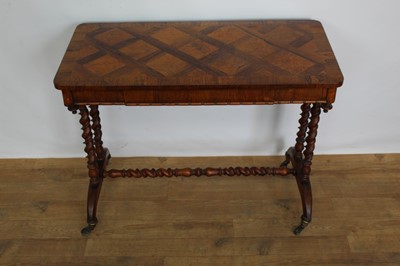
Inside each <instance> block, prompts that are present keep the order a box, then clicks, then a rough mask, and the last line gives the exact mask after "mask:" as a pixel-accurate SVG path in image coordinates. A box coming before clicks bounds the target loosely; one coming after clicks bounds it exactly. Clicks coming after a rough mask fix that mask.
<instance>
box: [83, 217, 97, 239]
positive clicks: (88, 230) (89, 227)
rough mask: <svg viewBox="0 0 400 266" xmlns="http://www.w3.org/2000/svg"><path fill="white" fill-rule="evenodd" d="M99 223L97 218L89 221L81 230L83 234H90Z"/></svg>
mask: <svg viewBox="0 0 400 266" xmlns="http://www.w3.org/2000/svg"><path fill="white" fill-rule="evenodd" d="M96 225H97V219H96V220H95V221H93V222H88V225H87V226H85V227H84V228H83V229H82V230H81V235H82V236H89V235H90V233H91V232H92V231H93V230H94V228H95V227H96Z"/></svg>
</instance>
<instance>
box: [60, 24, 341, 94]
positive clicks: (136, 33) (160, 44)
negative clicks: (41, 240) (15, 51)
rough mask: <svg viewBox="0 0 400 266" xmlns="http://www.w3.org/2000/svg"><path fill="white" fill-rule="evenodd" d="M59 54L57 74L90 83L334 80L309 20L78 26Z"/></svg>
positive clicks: (332, 62) (328, 55) (317, 28)
mask: <svg viewBox="0 0 400 266" xmlns="http://www.w3.org/2000/svg"><path fill="white" fill-rule="evenodd" d="M64 58H65V64H63V66H62V69H61V71H60V73H62V74H60V77H61V75H62V77H64V78H65V77H69V78H70V79H71V80H73V81H74V82H75V83H76V84H79V81H82V83H84V82H85V80H84V79H83V77H84V76H85V75H87V76H90V81H91V82H93V84H95V85H96V86H98V84H103V83H104V84H114V83H115V84H123V85H124V86H130V85H131V86H158V85H159V84H165V85H179V86H186V85H195V86H198V85H207V86H208V85H217V86H222V85H231V84H249V83H250V84H251V83H255V84H257V85H263V84H270V83H272V82H273V83H274V84H273V85H274V86H275V85H276V84H275V83H277V84H279V83H281V82H283V81H285V84H303V83H306V84H309V83H310V82H311V83H313V84H314V83H322V82H332V83H338V82H336V81H337V79H338V78H337V77H341V73H340V70H339V69H338V68H337V65H336V59H335V57H334V54H333V52H332V50H331V48H330V46H329V44H328V42H327V39H326V37H325V35H324V34H323V30H322V27H321V25H320V24H319V23H318V22H314V21H311V22H310V21H254V22H252V21H240V22H229V21H228V22H148V23H147V22H140V23H98V24H95V26H93V25H91V24H84V25H82V26H80V27H79V30H78V33H77V35H76V37H74V40H73V41H72V42H71V44H70V46H69V49H68V52H67V53H66V55H65V57H64ZM332 66H333V67H332ZM82 68H84V69H87V70H88V71H86V72H82ZM91 73H92V75H90V74H91Z"/></svg>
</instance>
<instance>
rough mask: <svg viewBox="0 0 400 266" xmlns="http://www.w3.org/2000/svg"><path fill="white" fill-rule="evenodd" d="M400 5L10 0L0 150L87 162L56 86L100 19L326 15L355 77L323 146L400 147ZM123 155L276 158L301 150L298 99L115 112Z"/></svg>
mask: <svg viewBox="0 0 400 266" xmlns="http://www.w3.org/2000/svg"><path fill="white" fill-rule="evenodd" d="M399 10H400V1H397V0H383V1H365V0H364V1H363V0H325V1H320V0H292V1H290V0H247V1H243V0H241V1H236V0H218V1H215V0H202V1H198V0H197V1H192V0H171V1H168V0H146V1H143V0H142V1H139V0H120V1H116V0H115V1H113V0H85V1H82V0H79V1H78V0H69V1H61V0H59V1H57V0H36V1H33V0H32V1H27V0H9V1H5V0H0V92H1V94H0V95H1V98H0V99H1V100H0V157H3V158H8V157H17V158H18V157H82V155H83V144H82V142H83V140H82V139H81V137H80V134H81V130H80V125H79V123H78V119H79V116H78V115H72V114H71V113H70V112H68V111H67V110H66V108H65V107H64V106H63V103H62V97H61V93H60V92H59V91H57V90H55V89H54V87H53V77H54V74H55V72H56V71H57V68H58V65H59V63H60V61H61V58H62V56H63V54H64V51H65V49H66V47H67V45H68V42H69V40H70V37H71V35H72V33H73V30H74V28H75V26H76V25H77V24H79V23H82V22H96V21H154V20H158V21H160V20H219V19H268V18H310V19H317V20H320V21H321V22H322V23H323V25H324V27H325V30H326V32H327V35H328V38H329V39H330V42H331V45H332V47H333V49H334V51H335V54H336V57H337V59H338V61H339V64H340V66H341V69H342V72H343V74H344V76H345V82H344V86H343V87H341V88H339V90H338V94H337V98H336V100H337V102H336V103H335V104H334V109H333V110H332V111H331V112H329V113H328V114H323V115H322V119H321V122H320V130H319V132H318V139H317V149H316V152H317V153H319V154H321V153H324V154H326V153H330V154H334V153H393V152H400V112H399V109H398V101H399V98H400V90H399V89H398V83H399V82H398V80H399V76H400V52H399V51H400V50H399V47H400V29H399V26H400V16H398V11H399ZM100 112H101V116H102V122H103V132H104V142H105V146H107V147H109V148H110V150H111V153H112V154H113V155H114V156H131V155H132V156H135V155H140V156H190V155H261V154H265V155H270V154H281V153H283V152H284V151H285V150H286V149H287V148H288V147H289V146H291V145H293V143H294V139H295V134H296V131H297V126H298V125H297V120H298V119H299V112H300V109H299V106H298V105H291V106H287V105H285V106H278V105H276V106H235V107H229V106H226V107H212V106H201V107H122V106H121V107H104V108H101V109H100Z"/></svg>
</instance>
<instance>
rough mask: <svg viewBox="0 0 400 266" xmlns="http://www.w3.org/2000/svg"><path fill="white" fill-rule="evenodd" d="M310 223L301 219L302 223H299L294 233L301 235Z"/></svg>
mask: <svg viewBox="0 0 400 266" xmlns="http://www.w3.org/2000/svg"><path fill="white" fill-rule="evenodd" d="M309 224H310V222H309V221H306V220H304V219H301V223H300V225H298V226H297V227H296V228H295V229H294V230H293V233H294V234H295V235H300V233H301V232H302V231H303V230H304V229H305V228H306V227H307V226H308V225H309Z"/></svg>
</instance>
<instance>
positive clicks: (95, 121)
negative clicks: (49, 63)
mask: <svg viewBox="0 0 400 266" xmlns="http://www.w3.org/2000/svg"><path fill="white" fill-rule="evenodd" d="M68 109H69V110H70V111H72V112H73V113H74V114H75V113H76V111H77V110H79V114H80V116H81V118H80V119H79V123H80V124H81V125H82V131H83V132H82V138H83V139H84V144H85V149H84V150H85V152H86V154H87V168H88V169H89V171H88V175H89V188H88V196H87V226H86V227H84V228H83V229H82V231H81V233H82V235H84V236H86V235H88V234H90V232H91V231H92V230H93V229H94V228H95V227H96V225H97V223H98V220H97V217H96V214H97V203H98V200H99V195H100V191H101V186H102V183H103V177H104V176H103V173H104V167H105V164H106V162H107V161H108V159H109V154H108V150H107V149H103V142H102V140H101V136H102V133H101V125H100V117H99V111H98V106H95V105H92V106H91V109H90V112H89V110H88V108H87V107H86V106H85V105H82V106H72V107H69V108H68ZM91 117H92V123H91Z"/></svg>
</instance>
